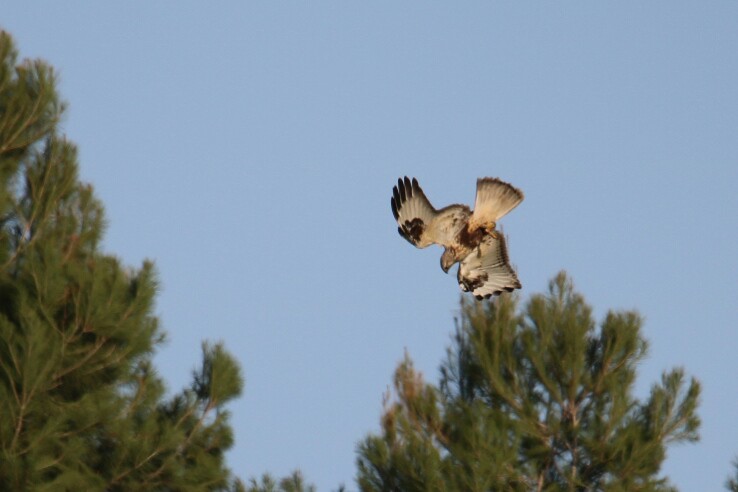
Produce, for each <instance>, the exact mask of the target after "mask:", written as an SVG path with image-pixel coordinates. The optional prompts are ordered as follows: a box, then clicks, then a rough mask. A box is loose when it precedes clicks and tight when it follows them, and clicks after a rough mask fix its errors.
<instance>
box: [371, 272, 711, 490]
mask: <svg viewBox="0 0 738 492" xmlns="http://www.w3.org/2000/svg"><path fill="white" fill-rule="evenodd" d="M641 324H642V320H641V317H640V316H639V315H638V314H637V313H635V312H631V311H625V312H612V311H611V312H609V313H607V315H606V316H605V318H604V319H603V320H602V322H601V323H599V326H597V324H596V322H595V320H594V319H593V316H592V309H591V308H590V307H589V306H588V305H587V304H586V302H585V300H584V298H583V297H582V296H581V295H580V294H578V293H576V292H575V291H574V289H573V286H572V282H571V281H570V279H569V278H568V277H567V276H566V275H565V274H564V273H561V274H559V275H558V276H557V277H556V278H555V279H554V280H552V281H551V283H550V285H549V290H548V293H546V294H538V295H533V296H532V297H531V298H530V300H529V301H528V302H527V303H526V304H525V306H524V307H523V309H522V310H519V309H518V298H517V297H516V296H513V295H503V296H502V297H500V298H499V300H497V301H494V302H475V301H467V300H462V303H461V316H460V319H459V320H458V321H457V329H456V334H455V337H454V340H453V344H452V346H451V348H450V349H449V350H448V355H447V359H446V360H445V362H444V363H443V364H442V366H441V373H440V383H439V385H438V386H434V385H431V384H427V383H425V382H424V381H423V379H422V377H421V376H420V375H419V374H418V373H417V372H416V371H415V370H414V369H413V364H412V361H411V360H410V359H409V357H408V356H407V355H406V357H405V360H404V361H403V362H402V363H401V364H400V365H399V367H398V368H397V370H396V372H395V377H394V397H393V398H390V397H387V399H386V403H385V410H384V412H383V416H382V419H381V434H380V435H370V436H368V437H367V438H366V439H365V440H364V441H363V442H361V443H360V444H359V446H358V459H357V465H358V476H357V481H358V483H359V486H360V488H361V490H364V491H496V490H520V491H531V490H536V491H559V490H562V491H563V490H567V491H568V490H587V491H595V490H597V491H599V490H608V491H639V490H640V491H657V490H658V491H661V490H673V488H672V487H671V486H670V484H669V483H668V480H667V479H666V478H665V477H660V476H659V471H660V467H661V465H662V463H663V461H664V459H665V457H666V448H667V445H669V444H676V443H680V442H692V441H696V440H697V439H698V433H697V430H698V427H699V423H700V421H699V418H698V416H697V413H696V409H697V404H698V399H699V393H700V386H699V383H698V382H697V381H696V380H694V379H691V380H690V381H686V380H685V375H684V371H683V370H682V369H673V370H670V371H667V372H665V373H664V374H663V376H662V378H661V381H660V382H658V383H656V384H654V385H653V387H652V388H651V391H650V395H649V396H648V398H647V399H646V400H645V401H639V400H638V399H636V398H634V396H633V386H634V380H635V377H636V366H637V364H638V363H639V361H641V360H642V359H643V358H644V357H645V355H646V349H647V344H646V341H645V340H644V339H643V337H642V336H641V333H640V329H641Z"/></svg>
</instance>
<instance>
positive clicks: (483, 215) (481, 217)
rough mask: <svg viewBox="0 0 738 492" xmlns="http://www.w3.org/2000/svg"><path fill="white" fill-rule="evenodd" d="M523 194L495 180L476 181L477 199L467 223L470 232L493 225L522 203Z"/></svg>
mask: <svg viewBox="0 0 738 492" xmlns="http://www.w3.org/2000/svg"><path fill="white" fill-rule="evenodd" d="M523 198H524V196H523V192H522V191H520V190H519V189H517V188H515V187H514V186H513V185H511V184H509V183H506V182H504V181H502V180H500V179H497V178H479V179H478V180H477V198H476V200H475V201H474V212H473V213H472V217H471V220H470V221H469V228H470V229H471V230H474V229H478V228H479V227H484V226H488V225H490V224H491V225H493V226H494V224H495V223H496V222H497V221H498V220H499V219H500V218H502V217H504V216H505V215H506V214H507V213H508V212H510V211H511V210H512V209H514V208H515V207H517V206H518V205H519V204H520V202H522V201H523Z"/></svg>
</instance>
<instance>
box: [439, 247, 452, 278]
mask: <svg viewBox="0 0 738 492" xmlns="http://www.w3.org/2000/svg"><path fill="white" fill-rule="evenodd" d="M454 263H456V257H455V255H454V252H453V250H450V249H447V250H445V251H444V252H443V254H442V255H441V270H443V271H444V272H445V273H448V271H449V269H450V268H451V267H452V266H454Z"/></svg>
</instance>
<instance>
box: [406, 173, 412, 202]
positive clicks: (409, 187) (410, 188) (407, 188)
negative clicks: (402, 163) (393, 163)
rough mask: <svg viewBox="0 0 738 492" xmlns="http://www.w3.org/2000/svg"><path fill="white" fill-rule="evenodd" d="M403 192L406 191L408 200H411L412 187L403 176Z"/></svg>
mask: <svg viewBox="0 0 738 492" xmlns="http://www.w3.org/2000/svg"><path fill="white" fill-rule="evenodd" d="M405 190H406V193H407V197H408V198H412V196H413V185H412V183H411V182H410V178H408V177H407V176H405Z"/></svg>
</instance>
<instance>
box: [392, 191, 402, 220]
mask: <svg viewBox="0 0 738 492" xmlns="http://www.w3.org/2000/svg"><path fill="white" fill-rule="evenodd" d="M390 202H391V203H392V215H394V216H395V220H399V218H400V214H399V212H398V211H397V204H396V203H395V197H392V199H391V200H390Z"/></svg>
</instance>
